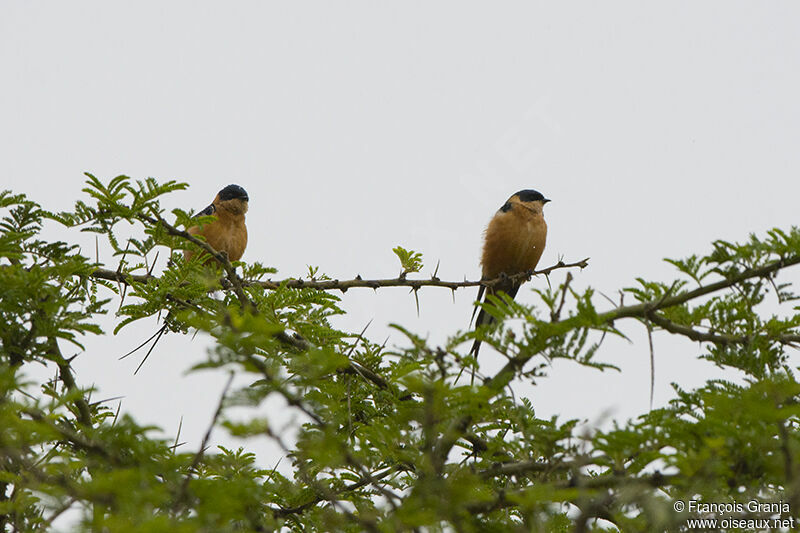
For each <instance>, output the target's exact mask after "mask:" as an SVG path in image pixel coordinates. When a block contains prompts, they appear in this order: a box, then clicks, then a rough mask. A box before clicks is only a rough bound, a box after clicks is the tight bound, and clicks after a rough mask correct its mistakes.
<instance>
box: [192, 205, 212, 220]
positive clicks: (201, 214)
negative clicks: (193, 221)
mask: <svg viewBox="0 0 800 533" xmlns="http://www.w3.org/2000/svg"><path fill="white" fill-rule="evenodd" d="M216 212H217V208H216V207H214V204H208V206H206V208H205V209H203V210H202V211H200V212H198V213H195V215H194V217H192V218H197V217H207V216H211V215H213V214H214V213H216Z"/></svg>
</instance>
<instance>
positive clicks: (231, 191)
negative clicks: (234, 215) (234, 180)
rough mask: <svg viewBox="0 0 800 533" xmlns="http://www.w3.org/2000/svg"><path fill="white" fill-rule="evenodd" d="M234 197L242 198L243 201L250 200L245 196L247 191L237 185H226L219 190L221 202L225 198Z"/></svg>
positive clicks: (231, 198)
mask: <svg viewBox="0 0 800 533" xmlns="http://www.w3.org/2000/svg"><path fill="white" fill-rule="evenodd" d="M234 198H238V199H240V200H244V201H245V202H248V201H250V197H249V196H247V191H246V190H244V188H242V187H240V186H239V185H228V186H227V187H225V188H224V189H222V190H221V191H219V199H220V200H222V201H223V202H224V201H225V200H233V199H234Z"/></svg>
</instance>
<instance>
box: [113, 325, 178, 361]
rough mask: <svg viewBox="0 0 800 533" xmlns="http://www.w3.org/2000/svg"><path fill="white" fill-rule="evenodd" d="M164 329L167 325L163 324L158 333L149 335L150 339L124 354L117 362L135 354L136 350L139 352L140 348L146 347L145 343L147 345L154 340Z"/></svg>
mask: <svg viewBox="0 0 800 533" xmlns="http://www.w3.org/2000/svg"><path fill="white" fill-rule="evenodd" d="M165 327H167V325H166V324H164V325H163V326H162V327H161V329H159V330H158V331H156V332H155V333H153V334H152V335H150V337H149V338H148V339H147V340H146V341H144V342H143V343H142V344H140V345H139V346H137V347H136V348H134V349H133V350H131V351H130V352H128V353H126V354H125V355H123V356H122V357H120V358H119V359H118V361H122V360H123V359H125V358H126V357H128V356H129V355H131V354H133V353H136V352H137V351H138V350H141V349H142V347H144V346H145V345H147V343H148V342H150V341H151V340H153V339H155V338H156V337H157V336H158V334H159V333H161V330H163V329H164V328H165Z"/></svg>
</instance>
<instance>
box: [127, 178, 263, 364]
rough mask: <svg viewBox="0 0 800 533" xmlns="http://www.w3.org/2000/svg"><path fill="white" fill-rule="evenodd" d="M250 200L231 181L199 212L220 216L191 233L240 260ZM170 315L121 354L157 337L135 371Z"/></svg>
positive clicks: (188, 252)
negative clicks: (149, 335) (136, 344)
mask: <svg viewBox="0 0 800 533" xmlns="http://www.w3.org/2000/svg"><path fill="white" fill-rule="evenodd" d="M249 201H250V197H249V196H248V195H247V191H245V190H244V188H242V187H240V186H239V185H228V186H227V187H225V188H224V189H222V190H221V191H219V192H218V193H217V196H216V197H215V198H214V201H213V202H211V204H209V205H208V206H207V207H206V208H205V209H203V210H202V211H200V212H199V213H197V214H196V215H195V216H211V215H213V216H215V217H216V220H213V221H211V222H209V223H208V224H204V225H203V226H192V227H191V228H189V231H188V232H189V233H190V234H191V235H202V236H203V237H204V238H205V240H206V242H207V243H208V244H209V245H211V247H212V248H214V249H215V250H217V251H218V252H224V253H225V254H227V255H228V259H229V260H230V261H238V260H239V259H241V258H242V255H243V254H244V249H245V248H246V247H247V226H246V225H245V223H244V215H245V213H247V207H248V204H249ZM196 253H198V252H195V251H194V250H184V251H183V257H184V258H185V259H186V260H187V261H189V260H191V259H192V257H194V256H195V254H196ZM215 261H216V260H215V259H213V258H210V259H209V260H207V261H206V264H209V265H210V264H213V263H214V262H215ZM170 315H171V313H170V314H168V315H167V318H166V319H165V320H164V325H163V326H161V328H160V329H159V330H158V331H156V332H155V333H154V334H153V335H152V336H151V337H150V338H149V339H147V340H146V341H144V342H143V343H142V344H140V345H139V346H137V347H136V348H134V349H133V350H131V351H130V352H128V353H126V354H125V355H123V356H122V357H121V358H120V359H124V358H126V357H128V356H129V355H131V354H132V353H134V352H136V351H137V350H139V349H140V348H142V347H143V346H145V345H146V344H147V343H148V342H150V341H151V340H153V339H155V341H154V342H153V345H152V346H150V348H149V349H148V350H147V354H145V356H144V359H142V362H141V363H139V366H138V367H136V370H135V371H134V374H136V373H137V372H139V369H141V368H142V365H143V364H144V362H145V361H147V358H148V357H150V353H151V352H152V351H153V348H155V347H156V344H158V341H159V340H160V339H161V336H162V335H164V333H166V332H167V328H168V326H169V318H170Z"/></svg>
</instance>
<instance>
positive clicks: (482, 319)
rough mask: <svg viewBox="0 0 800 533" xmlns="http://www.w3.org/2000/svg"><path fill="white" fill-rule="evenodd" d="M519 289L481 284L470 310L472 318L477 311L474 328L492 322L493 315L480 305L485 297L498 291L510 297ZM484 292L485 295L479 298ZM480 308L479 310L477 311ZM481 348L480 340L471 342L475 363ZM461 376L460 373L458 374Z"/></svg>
mask: <svg viewBox="0 0 800 533" xmlns="http://www.w3.org/2000/svg"><path fill="white" fill-rule="evenodd" d="M518 290H519V285H514V284H512V285H509V286H507V287H502V288H490V289H488V290H487V289H486V287H484V286H483V285H481V288H480V289H478V299H477V301H476V303H475V309H473V310H472V318H475V313H476V312H477V313H478V319H477V320H476V321H475V329H478V328H479V327H480V326H487V325H489V324H491V323H492V322H494V317H493V316H492V315H490V314H489V313H487V312H486V310H485V309H484V308H483V307H482V306H481V304H482V303H485V302H486V299H487V298H488V297H489V295H490V294H497V293H498V292H505V293H506V294H508V295H509V296H510V297H511V298H514V296H516V295H517V291H518ZM484 293H486V297H484V298H483V299H481V298H482V297H483V296H484ZM479 309H480V311H478V310H479ZM471 323H472V319H470V324H471ZM480 349H481V340H480V339H477V338H476V339H475V342H473V343H472V348H471V349H470V350H469V354H470V355H471V356H472V357H474V358H475V360H476V363H477V359H478V352H479V351H480ZM458 375H459V376H461V373H460V372H459V374H458ZM456 380H458V378H456ZM469 383H470V385H472V384H474V383H475V366H473V367H472V375H471V377H470V382H469Z"/></svg>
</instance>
